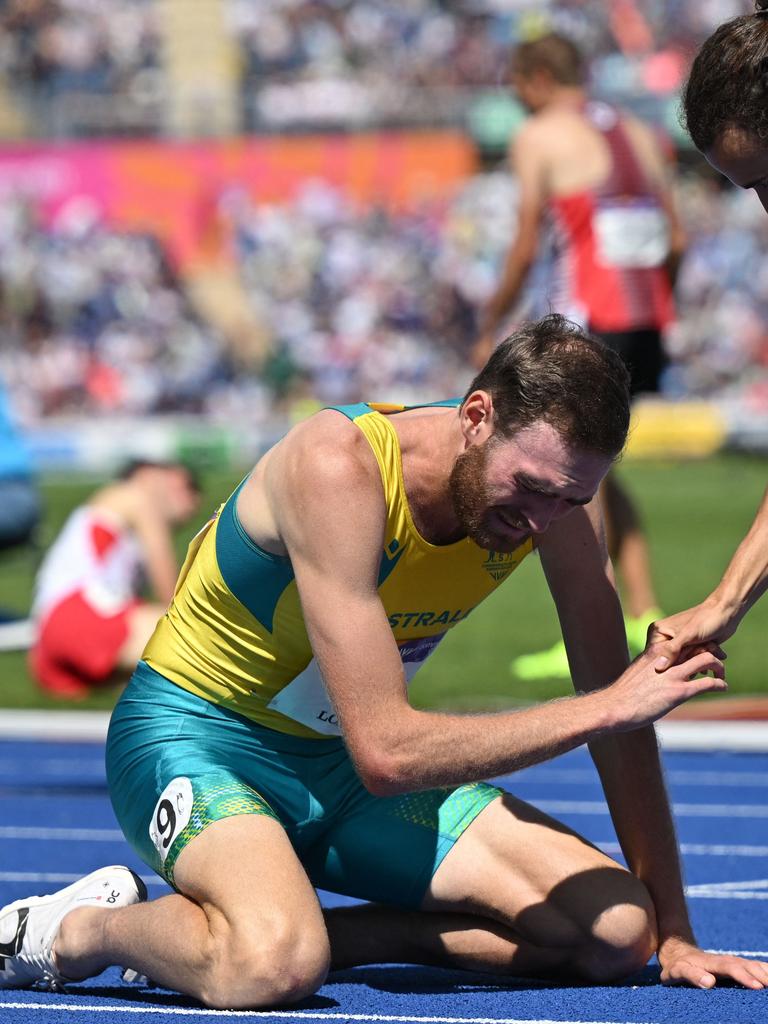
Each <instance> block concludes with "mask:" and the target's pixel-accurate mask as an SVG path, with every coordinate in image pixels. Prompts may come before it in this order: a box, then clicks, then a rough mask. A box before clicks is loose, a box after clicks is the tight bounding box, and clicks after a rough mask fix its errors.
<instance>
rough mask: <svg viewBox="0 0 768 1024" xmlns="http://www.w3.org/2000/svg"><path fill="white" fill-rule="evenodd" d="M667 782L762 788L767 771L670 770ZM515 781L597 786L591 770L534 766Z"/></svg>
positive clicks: (512, 778) (512, 780)
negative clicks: (591, 784)
mask: <svg viewBox="0 0 768 1024" xmlns="http://www.w3.org/2000/svg"><path fill="white" fill-rule="evenodd" d="M665 776H666V779H667V781H668V782H671V783H674V784H675V785H678V786H707V787H712V786H719V787H724V786H738V787H741V786H744V787H747V786H755V787H757V788H760V789H762V788H763V787H765V786H768V772H738V771H734V772H713V771H701V772H697V771H684V770H682V769H680V770H676V769H672V770H670V771H668V772H665ZM516 781H520V782H528V783H536V784H538V785H541V786H544V785H546V784H547V783H552V784H557V785H570V786H576V785H582V784H583V783H585V782H587V783H593V784H594V785H595V786H599V785H600V779H599V778H598V775H597V772H596V771H595V770H594V769H590V768H547V767H540V766H539V765H537V766H536V767H534V768H524V769H523V770H522V771H521V772H518V773H517V774H515V775H513V776H510V777H509V778H508V782H509V783H510V784H511V785H512V787H513V788H514V785H515V783H516Z"/></svg>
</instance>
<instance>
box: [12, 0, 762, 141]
mask: <svg viewBox="0 0 768 1024" xmlns="http://www.w3.org/2000/svg"><path fill="white" fill-rule="evenodd" d="M190 2H198V0H190ZM223 2H224V4H225V8H224V10H225V15H226V22H227V24H226V30H227V31H228V32H229V33H230V38H232V39H233V41H234V44H235V46H236V47H237V49H238V51H239V53H240V64H241V69H242V73H241V92H242V111H241V113H242V117H241V127H242V128H243V129H244V130H258V129H265V128H266V129H269V128H273V129H276V128H280V129H286V128H296V129H302V128H303V129H306V128H318V127H341V128H344V129H348V128H355V127H361V126H366V127H383V126H387V125H393V124H395V125H416V124H430V125H434V124H450V125H459V124H463V123H466V120H467V119H469V120H470V123H472V122H473V118H472V110H473V104H474V103H475V102H476V100H477V98H478V97H479V96H482V95H483V94H484V93H488V92H489V91H490V92H491V93H493V92H497V93H503V94H504V96H505V97H506V99H507V101H509V97H508V95H507V94H506V92H505V91H504V87H505V83H506V77H507V74H506V72H507V63H508V55H509V52H510V49H511V47H512V46H513V45H514V43H516V42H518V41H519V40H521V39H526V38H530V37H531V36H533V35H535V34H537V33H540V32H541V31H542V30H544V29H546V28H552V29H555V30H556V31H562V32H564V33H565V34H567V35H569V36H570V37H571V38H572V39H574V41H575V42H576V43H577V44H578V45H579V46H580V47H581V48H582V49H583V51H584V52H585V53H586V55H587V56H588V58H589V60H590V64H591V69H592V84H593V88H594V91H595V93H596V94H597V95H599V96H602V97H603V98H606V99H613V100H616V101H619V102H622V103H625V104H629V105H633V106H636V107H639V108H640V109H641V112H643V113H645V114H646V115H647V116H651V117H655V118H656V119H663V118H664V117H665V116H666V115H665V110H667V109H668V107H669V103H668V101H670V100H671V98H672V97H673V96H674V94H675V92H676V90H677V89H678V88H679V85H680V81H681V78H682V76H683V73H684V68H685V66H686V63H687V59H688V57H689V55H690V53H691V52H692V51H693V50H694V49H695V47H696V45H697V44H698V43H699V42H701V40H702V39H703V38H704V37H705V36H706V35H708V34H709V32H710V31H711V30H712V29H713V27H714V26H715V25H716V24H718V23H719V22H720V21H723V20H725V19H726V18H729V17H732V16H734V15H737V14H740V13H743V12H744V11H746V10H749V9H751V8H752V3H751V0H610V2H608V0H549V2H539V3H535V2H533V0H451V2H448V0H397V2H395V0H223ZM161 24H162V22H161V19H160V17H159V14H158V4H157V2H156V0H0V75H2V77H3V78H4V79H5V81H6V83H8V84H9V85H12V88H13V92H14V95H15V96H16V97H17V98H19V97H22V98H24V99H25V102H26V105H27V107H28V108H29V110H30V112H31V113H32V114H33V115H34V116H33V121H34V123H35V130H36V131H37V132H39V133H40V134H41V135H44V136H48V137H50V136H55V137H77V136H83V135H94V134H97V135H101V134H111V135H115V134H126V133H129V134H147V133H151V134H155V133H162V130H163V104H164V98H166V96H167V89H168V88H169V84H168V82H167V80H166V78H165V76H164V72H163V59H162V58H163V41H162V28H161Z"/></svg>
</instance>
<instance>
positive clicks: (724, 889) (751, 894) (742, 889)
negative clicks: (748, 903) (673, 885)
mask: <svg viewBox="0 0 768 1024" xmlns="http://www.w3.org/2000/svg"><path fill="white" fill-rule="evenodd" d="M685 894H686V896H687V897H688V899H694V900H696V899H699V900H768V878H758V879H756V880H752V881H745V882H707V883H705V884H703V885H689V886H686V890H685Z"/></svg>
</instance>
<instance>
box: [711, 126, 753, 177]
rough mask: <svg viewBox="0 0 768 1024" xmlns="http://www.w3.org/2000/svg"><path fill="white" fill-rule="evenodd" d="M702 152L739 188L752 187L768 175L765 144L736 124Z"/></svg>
mask: <svg viewBox="0 0 768 1024" xmlns="http://www.w3.org/2000/svg"><path fill="white" fill-rule="evenodd" d="M704 155H705V156H706V158H707V160H708V161H709V163H710V164H711V165H712V166H713V167H714V168H715V170H717V171H720V173H721V174H723V175H724V176H725V177H726V178H728V179H729V180H730V181H731V182H733V184H734V185H738V186H739V187H740V188H753V187H754V186H755V185H756V184H757V183H758V182H760V181H762V180H763V179H764V178H765V176H766V175H767V174H768V145H766V144H765V143H764V142H762V141H761V140H760V139H759V138H758V137H757V136H756V135H755V134H753V133H752V132H749V131H747V130H746V129H744V128H740V127H738V126H736V125H732V126H731V127H729V128H726V130H725V131H724V132H722V133H721V134H720V135H719V136H718V138H717V139H716V140H715V142H714V143H713V145H712V147H711V148H710V149H708V150H707V151H706V153H705V154H704Z"/></svg>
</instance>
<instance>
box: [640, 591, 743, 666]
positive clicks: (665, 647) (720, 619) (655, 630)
mask: <svg viewBox="0 0 768 1024" xmlns="http://www.w3.org/2000/svg"><path fill="white" fill-rule="evenodd" d="M738 624H739V620H738V618H736V617H735V616H734V615H732V614H731V613H730V612H728V611H727V610H726V609H724V608H723V607H722V606H721V605H718V604H717V603H716V602H715V601H713V600H710V599H709V598H708V599H707V600H706V601H702V602H701V604H697V605H695V606H694V607H693V608H688V609H686V610H685V611H683V612H678V613H677V614H676V615H669V616H668V617H667V618H666V619H659V621H658V622H652V623H651V625H650V626H649V627H648V641H647V642H648V645H650V644H656V645H657V649H658V654H659V661H658V664H657V666H656V670H657V671H658V672H663V671H664V670H665V669H666V668H668V666H669V665H674V663H675V662H676V661H677V660H678V658H679V657H680V655H681V653H682V652H683V651H685V649H686V648H687V647H691V646H697V645H698V646H701V645H703V644H707V645H716V646H713V647H711V648H710V649H712V650H714V651H715V653H717V654H718V657H721V658H722V657H723V656H724V655H723V652H722V651H721V650H720V648H719V646H717V645H719V644H721V643H723V642H724V641H725V640H727V639H728V637H729V636H733V634H734V633H735V632H736V627H737V626H738ZM664 659H666V660H664Z"/></svg>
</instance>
